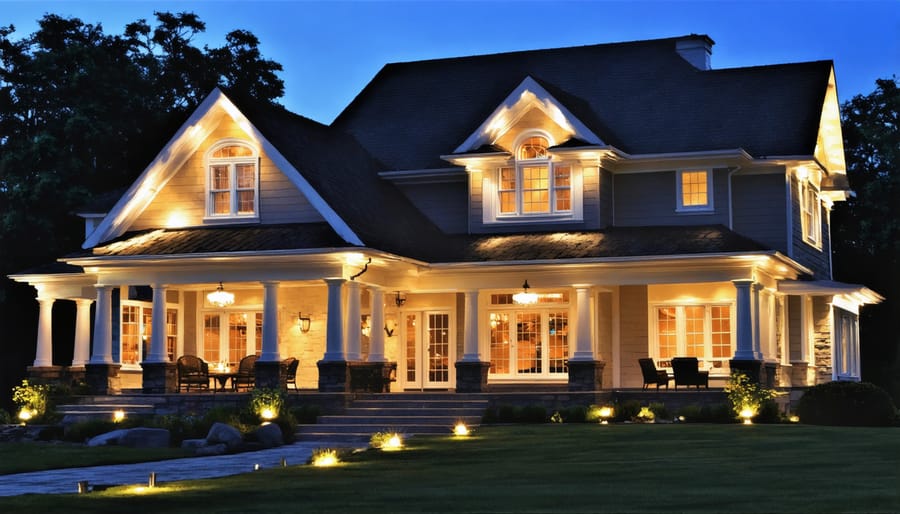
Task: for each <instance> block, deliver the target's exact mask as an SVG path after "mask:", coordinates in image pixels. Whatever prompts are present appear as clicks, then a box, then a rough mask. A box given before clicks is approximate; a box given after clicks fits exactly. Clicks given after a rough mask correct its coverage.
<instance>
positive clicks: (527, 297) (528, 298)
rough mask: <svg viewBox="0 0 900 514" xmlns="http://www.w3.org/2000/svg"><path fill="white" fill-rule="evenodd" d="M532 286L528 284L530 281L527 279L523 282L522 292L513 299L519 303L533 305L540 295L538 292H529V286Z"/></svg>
mask: <svg viewBox="0 0 900 514" xmlns="http://www.w3.org/2000/svg"><path fill="white" fill-rule="evenodd" d="M530 287H531V286H529V285H528V281H527V280H526V281H525V283H524V284H522V292H521V293H516V294H514V295H513V297H512V299H513V301H514V302H516V303H517V304H519V305H531V304H534V303H537V300H538V295H537V293H529V292H528V288H530Z"/></svg>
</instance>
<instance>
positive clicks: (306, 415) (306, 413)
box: [290, 405, 321, 425]
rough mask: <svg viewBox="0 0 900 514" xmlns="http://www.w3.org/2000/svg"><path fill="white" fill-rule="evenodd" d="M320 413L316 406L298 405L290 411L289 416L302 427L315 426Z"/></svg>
mask: <svg viewBox="0 0 900 514" xmlns="http://www.w3.org/2000/svg"><path fill="white" fill-rule="evenodd" d="M320 413H321V409H319V406H318V405H298V406H296V407H293V408H291V409H290V414H291V416H293V418H294V420H295V421H296V422H297V423H302V424H304V425H312V424H315V422H316V420H317V419H318V417H319V414H320Z"/></svg>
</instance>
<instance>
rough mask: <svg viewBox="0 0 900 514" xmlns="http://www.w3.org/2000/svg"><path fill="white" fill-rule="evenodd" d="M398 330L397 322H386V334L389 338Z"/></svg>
mask: <svg viewBox="0 0 900 514" xmlns="http://www.w3.org/2000/svg"><path fill="white" fill-rule="evenodd" d="M396 329H397V322H396V321H393V320H388V321H385V322H384V333H385V334H387V336H388V337H391V336H393V335H394V330H396Z"/></svg>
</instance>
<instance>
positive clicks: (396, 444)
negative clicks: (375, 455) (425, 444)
mask: <svg viewBox="0 0 900 514" xmlns="http://www.w3.org/2000/svg"><path fill="white" fill-rule="evenodd" d="M401 448H403V438H401V437H400V434H391V436H390V437H388V439H387V441H385V442H384V445H382V447H381V449H382V450H399V449H401Z"/></svg>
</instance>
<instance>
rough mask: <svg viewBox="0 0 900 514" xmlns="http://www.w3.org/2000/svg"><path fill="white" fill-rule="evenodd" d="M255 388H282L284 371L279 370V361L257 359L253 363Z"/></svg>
mask: <svg viewBox="0 0 900 514" xmlns="http://www.w3.org/2000/svg"><path fill="white" fill-rule="evenodd" d="M255 368H256V369H255V374H256V375H255V380H256V387H257V388H266V389H284V388H285V384H284V381H283V378H284V373H282V372H281V361H263V360H257V361H256V365H255Z"/></svg>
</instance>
